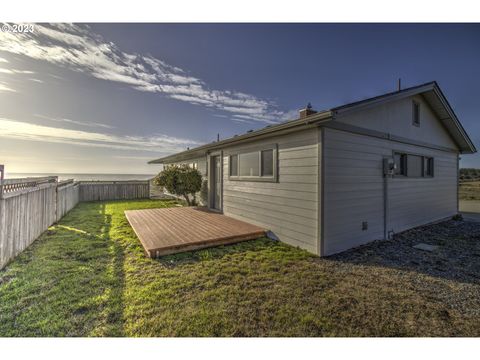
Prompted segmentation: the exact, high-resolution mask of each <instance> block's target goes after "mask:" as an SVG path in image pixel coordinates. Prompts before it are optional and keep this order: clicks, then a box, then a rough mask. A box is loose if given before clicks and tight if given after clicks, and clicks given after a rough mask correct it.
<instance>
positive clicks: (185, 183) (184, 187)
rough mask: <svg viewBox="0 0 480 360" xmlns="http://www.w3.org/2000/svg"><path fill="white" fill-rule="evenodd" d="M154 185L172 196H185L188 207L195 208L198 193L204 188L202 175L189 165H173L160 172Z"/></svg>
mask: <svg viewBox="0 0 480 360" xmlns="http://www.w3.org/2000/svg"><path fill="white" fill-rule="evenodd" d="M153 183H154V184H155V185H158V186H161V187H163V188H165V189H166V190H167V191H168V192H169V193H171V194H175V195H178V196H183V198H184V199H185V201H186V202H187V204H188V206H192V205H193V206H195V205H197V198H196V193H197V192H199V191H200V189H201V188H202V174H200V172H199V171H198V170H197V169H192V168H191V167H189V166H188V165H173V166H169V167H168V168H167V169H164V170H163V171H162V172H160V173H159V174H158V175H157V176H156V177H155V179H154V180H153Z"/></svg>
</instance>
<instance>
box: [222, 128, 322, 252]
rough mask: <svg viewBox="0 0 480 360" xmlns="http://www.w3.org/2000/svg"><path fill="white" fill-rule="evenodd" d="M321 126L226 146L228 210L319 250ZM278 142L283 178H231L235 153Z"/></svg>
mask: <svg viewBox="0 0 480 360" xmlns="http://www.w3.org/2000/svg"><path fill="white" fill-rule="evenodd" d="M319 135H320V130H319V129H318V128H312V129H309V130H305V131H301V132H295V133H292V134H288V135H283V136H279V137H272V138H268V139H267V140H259V141H255V142H252V143H249V144H248V145H241V146H235V147H227V148H225V149H222V150H223V174H224V175H223V213H224V214H225V215H228V216H231V217H233V218H237V219H239V220H244V221H247V222H249V223H252V224H256V225H259V226H262V227H264V228H266V229H269V230H271V231H272V232H273V234H274V235H275V236H276V237H277V238H278V239H279V240H281V241H283V242H285V243H287V244H290V245H293V246H298V247H300V248H302V249H305V250H308V251H310V252H312V253H315V254H318V253H319V246H318V237H319V236H318V233H319V232H318V230H319V224H320V222H319V221H318V219H319V191H318V190H319V186H318V184H319V182H318V179H319V170H320V167H319V159H320V158H319V145H318V143H319V138H320V136H319ZM262 144H263V145H271V144H277V146H278V181H277V182H255V181H239V180H237V181H235V180H229V177H228V174H229V154H231V153H232V152H236V151H238V150H248V148H252V147H253V148H258V147H259V146H262Z"/></svg>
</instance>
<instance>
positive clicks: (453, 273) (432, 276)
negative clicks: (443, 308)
mask: <svg viewBox="0 0 480 360" xmlns="http://www.w3.org/2000/svg"><path fill="white" fill-rule="evenodd" d="M418 243H425V244H430V245H436V246H438V249H437V250H435V251H433V252H428V251H423V250H419V249H415V248H413V246H415V245H417V244H418ZM329 260H332V261H334V262H335V263H337V264H338V263H341V264H343V265H344V266H347V267H348V265H350V266H353V267H355V266H374V267H384V268H391V269H395V270H398V271H399V275H400V278H399V279H402V281H404V282H405V286H409V287H413V288H414V289H415V291H418V292H421V293H422V294H423V295H424V296H426V297H428V298H431V299H432V300H436V301H439V302H441V303H443V304H445V305H447V306H448V307H449V308H450V309H453V310H456V311H458V313H460V314H462V315H463V316H480V223H478V222H469V221H454V220H449V221H445V222H441V223H437V224H433V225H427V226H422V227H418V228H415V229H412V230H408V231H405V232H403V233H400V234H397V235H395V236H394V238H393V239H392V240H388V241H375V242H372V243H370V244H367V245H364V246H361V247H359V248H356V249H352V250H349V251H347V252H344V253H341V254H338V255H334V256H332V257H329ZM344 270H347V269H344ZM479 327H480V324H479Z"/></svg>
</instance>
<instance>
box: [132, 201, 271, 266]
mask: <svg viewBox="0 0 480 360" xmlns="http://www.w3.org/2000/svg"><path fill="white" fill-rule="evenodd" d="M125 216H126V217H127V219H128V222H129V223H130V225H131V226H132V228H133V230H134V231H135V234H137V236H138V238H139V240H140V242H141V243H142V246H143V248H144V249H145V252H146V253H147V255H148V256H150V257H157V256H162V255H167V254H173V253H177V252H183V251H191V250H196V249H201V248H205V247H211V246H218V245H225V244H232V243H236V242H240V241H245V240H252V239H256V238H259V237H262V236H264V235H265V229H263V228H261V227H259V226H256V225H252V224H249V223H246V222H244V221H240V220H237V219H233V218H231V217H228V216H225V215H222V214H219V213H216V212H211V211H207V210H205V209H203V208H195V207H178V208H161V209H145V210H127V211H125Z"/></svg>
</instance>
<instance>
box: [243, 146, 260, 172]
mask: <svg viewBox="0 0 480 360" xmlns="http://www.w3.org/2000/svg"><path fill="white" fill-rule="evenodd" d="M239 160H240V176H259V174H260V166H259V165H260V159H259V157H258V152H251V153H245V154H240V158H239Z"/></svg>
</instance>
